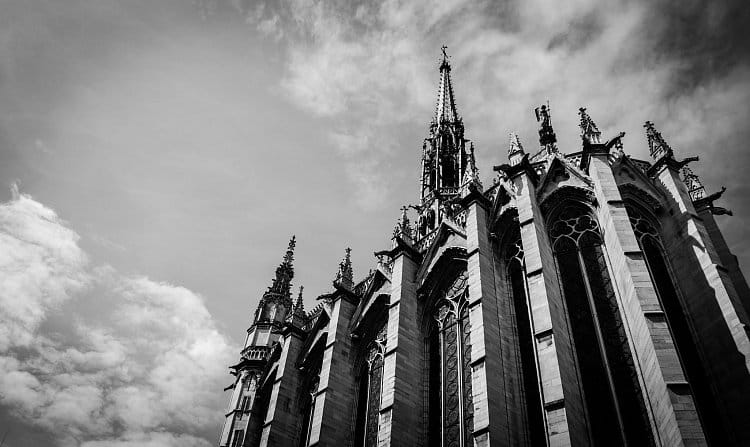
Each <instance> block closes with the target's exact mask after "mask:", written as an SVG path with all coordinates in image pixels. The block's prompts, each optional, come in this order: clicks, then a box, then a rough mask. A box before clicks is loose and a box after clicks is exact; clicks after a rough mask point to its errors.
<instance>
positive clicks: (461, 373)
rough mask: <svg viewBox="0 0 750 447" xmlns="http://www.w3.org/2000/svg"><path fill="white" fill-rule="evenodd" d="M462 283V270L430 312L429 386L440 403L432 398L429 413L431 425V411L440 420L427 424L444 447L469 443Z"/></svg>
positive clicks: (466, 324)
mask: <svg viewBox="0 0 750 447" xmlns="http://www.w3.org/2000/svg"><path fill="white" fill-rule="evenodd" d="M466 282H467V276H466V274H465V273H464V274H462V275H461V276H459V277H458V279H456V281H455V282H454V283H453V284H452V285H451V287H450V288H449V289H448V292H447V293H446V294H445V297H444V298H442V299H441V300H440V301H439V302H438V303H437V306H436V309H435V312H434V315H433V316H434V318H435V321H436V322H437V329H436V330H435V331H434V332H433V341H432V343H431V345H432V347H433V349H432V350H431V355H430V357H431V362H430V363H431V371H430V373H431V374H430V376H431V377H430V382H431V385H432V386H433V387H435V388H438V389H439V390H440V393H439V396H440V402H437V401H436V400H432V404H431V415H430V416H431V421H433V422H432V423H431V425H435V424H436V422H437V417H436V416H437V414H435V413H437V412H439V414H440V415H441V417H440V420H441V423H440V426H439V427H431V430H435V429H439V432H438V433H440V437H441V441H442V445H443V446H445V447H468V446H472V445H473V441H472V440H473V437H472V431H473V429H474V401H473V396H472V386H471V324H470V322H469V310H468V300H467V298H468V289H467V287H466ZM435 348H437V349H435ZM437 368H439V372H438V371H437ZM431 394H432V395H435V393H431ZM438 405H439V408H437V406H438ZM433 436H434V435H433Z"/></svg>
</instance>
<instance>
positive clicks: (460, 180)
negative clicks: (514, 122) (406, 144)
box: [394, 46, 481, 243]
mask: <svg viewBox="0 0 750 447" xmlns="http://www.w3.org/2000/svg"><path fill="white" fill-rule="evenodd" d="M442 50H443V59H442V62H441V63H440V84H439V85H438V98H437V106H436V108H435V116H434V117H433V119H432V122H431V123H430V129H429V135H428V136H427V138H425V140H424V144H423V146H422V176H421V182H420V186H421V190H420V203H419V205H418V206H416V207H415V208H416V209H417V211H418V212H419V216H418V220H417V225H416V229H417V231H416V232H415V233H413V232H411V231H410V229H409V228H407V227H408V225H406V224H405V222H406V223H408V222H407V220H404V219H402V221H401V222H400V223H399V225H397V227H396V230H395V231H394V237H396V236H399V237H400V238H401V239H403V240H409V241H410V243H413V242H417V241H418V240H420V239H421V238H423V237H425V236H427V234H429V233H430V232H432V231H434V230H435V229H436V228H437V226H438V225H440V221H441V220H442V219H443V218H444V217H447V216H446V213H445V212H444V210H445V205H446V204H447V203H448V202H450V201H452V200H454V199H456V198H458V197H460V196H461V195H462V194H463V193H465V192H466V191H468V190H470V189H471V188H469V185H472V186H479V187H480V189H481V186H480V183H479V182H478V181H477V180H478V179H477V176H478V173H477V169H476V163H475V160H474V158H475V157H474V155H473V154H472V153H471V150H470V148H471V145H470V141H469V140H467V139H466V138H464V124H463V121H462V120H461V117H460V116H459V115H458V112H457V111H456V101H455V98H454V93H453V85H452V83H451V75H450V73H451V65H450V63H449V62H448V54H447V53H446V51H445V50H446V47H445V46H443V48H442Z"/></svg>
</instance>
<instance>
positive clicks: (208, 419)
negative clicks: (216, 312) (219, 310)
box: [0, 193, 231, 446]
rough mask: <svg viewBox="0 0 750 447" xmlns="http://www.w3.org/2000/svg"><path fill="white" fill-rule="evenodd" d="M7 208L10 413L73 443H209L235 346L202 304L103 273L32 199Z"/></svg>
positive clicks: (4, 267) (178, 290) (1, 386)
mask: <svg viewBox="0 0 750 447" xmlns="http://www.w3.org/2000/svg"><path fill="white" fill-rule="evenodd" d="M14 195H15V198H14V199H12V200H11V201H9V202H6V203H3V204H0V404H2V405H3V406H5V407H6V408H10V409H11V412H12V414H13V415H14V416H15V418H16V421H17V423H18V424H20V425H21V426H23V425H26V426H28V425H31V426H35V427H36V428H38V429H41V430H43V431H46V432H47V433H49V434H50V436H51V438H50V439H54V441H53V442H54V443H56V444H57V445H62V446H68V445H70V446H74V445H75V446H77V445H84V446H130V445H132V446H135V445H138V446H144V445H154V446H157V445H158V446H170V445H172V446H178V445H179V446H185V445H188V446H208V445H212V444H213V441H214V439H213V438H212V436H214V435H215V431H216V427H217V425H218V423H219V418H220V414H221V408H222V406H223V404H224V402H223V399H222V396H221V393H220V390H221V389H222V385H224V383H223V382H225V379H226V377H225V374H226V370H225V365H227V364H228V362H229V361H230V358H231V349H230V346H229V343H228V341H227V339H226V338H225V336H224V335H222V334H221V333H220V332H219V331H218V330H217V328H216V324H215V323H214V321H213V319H212V317H211V315H210V314H209V313H208V311H207V310H206V308H205V305H204V303H203V300H202V298H201V297H200V296H198V295H197V294H195V293H194V292H191V291H190V290H188V289H185V288H183V287H179V286H175V285H171V284H167V283H162V282H157V281H154V280H151V279H149V278H147V277H143V276H126V275H121V274H120V273H118V272H117V271H116V270H114V269H113V268H111V267H108V266H97V265H93V264H92V263H91V261H90V260H89V257H88V256H87V254H86V253H85V252H83V250H82V249H81V248H80V246H79V239H80V238H79V236H78V234H77V233H76V232H75V231H74V230H72V229H71V228H69V226H68V225H67V224H66V222H64V221H63V220H61V219H60V218H59V217H58V216H57V214H56V213H55V212H54V211H53V210H51V209H50V208H48V207H46V206H44V205H43V204H41V203H39V202H37V201H36V200H34V199H33V198H31V197H30V196H28V195H24V194H17V193H16V194H14Z"/></svg>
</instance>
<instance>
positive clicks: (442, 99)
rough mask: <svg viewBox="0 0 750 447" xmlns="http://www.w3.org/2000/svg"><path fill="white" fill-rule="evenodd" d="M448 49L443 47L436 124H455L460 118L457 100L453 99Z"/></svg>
mask: <svg viewBox="0 0 750 447" xmlns="http://www.w3.org/2000/svg"><path fill="white" fill-rule="evenodd" d="M447 48H448V47H446V46H445V45H443V46H442V48H441V49H442V51H443V61H442V62H441V63H440V84H439V85H438V98H437V106H436V110H435V124H436V125H440V123H442V122H455V121H457V120H458V119H459V118H458V111H457V110H456V100H455V99H454V98H453V84H452V83H451V64H450V63H449V62H448V53H447V52H446V51H445V50H446V49H447Z"/></svg>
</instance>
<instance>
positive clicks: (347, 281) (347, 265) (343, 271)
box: [333, 248, 354, 290]
mask: <svg viewBox="0 0 750 447" xmlns="http://www.w3.org/2000/svg"><path fill="white" fill-rule="evenodd" d="M351 254H352V249H351V248H347V249H346V255H344V260H343V261H341V263H339V271H338V272H336V279H334V280H333V284H334V285H337V286H340V287H344V288H345V289H348V290H351V289H352V288H353V287H354V271H353V269H352V257H351Z"/></svg>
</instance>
